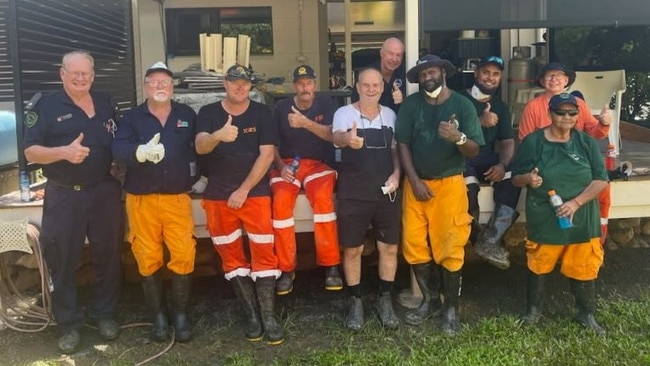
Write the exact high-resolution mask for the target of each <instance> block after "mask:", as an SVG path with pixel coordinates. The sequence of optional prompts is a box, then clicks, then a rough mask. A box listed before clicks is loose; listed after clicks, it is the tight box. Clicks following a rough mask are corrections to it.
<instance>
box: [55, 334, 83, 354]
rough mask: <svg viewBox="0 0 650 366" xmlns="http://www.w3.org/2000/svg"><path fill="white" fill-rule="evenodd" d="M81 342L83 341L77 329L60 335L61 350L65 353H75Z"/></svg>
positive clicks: (59, 344)
mask: <svg viewBox="0 0 650 366" xmlns="http://www.w3.org/2000/svg"><path fill="white" fill-rule="evenodd" d="M79 342H81V336H79V331H78V330H77V329H72V330H69V331H67V332H64V333H62V334H61V336H60V337H59V343H58V346H59V351H61V352H63V353H65V354H70V353H73V352H74V351H75V350H76V349H77V347H78V346H79Z"/></svg>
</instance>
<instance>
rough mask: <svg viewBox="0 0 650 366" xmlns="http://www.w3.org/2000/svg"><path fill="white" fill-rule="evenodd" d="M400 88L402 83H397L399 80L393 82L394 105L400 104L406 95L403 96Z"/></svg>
mask: <svg viewBox="0 0 650 366" xmlns="http://www.w3.org/2000/svg"><path fill="white" fill-rule="evenodd" d="M398 80H399V79H398ZM400 86H402V82H401V81H400V82H399V83H398V82H397V80H395V81H394V82H393V93H392V97H393V103H395V104H400V103H402V101H403V100H404V95H403V94H402V90H400Z"/></svg>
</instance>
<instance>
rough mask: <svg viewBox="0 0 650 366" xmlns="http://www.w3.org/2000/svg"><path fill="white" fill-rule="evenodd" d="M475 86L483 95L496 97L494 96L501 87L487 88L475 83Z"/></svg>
mask: <svg viewBox="0 0 650 366" xmlns="http://www.w3.org/2000/svg"><path fill="white" fill-rule="evenodd" d="M474 85H476V87H477V88H478V90H480V91H481V93H483V94H485V95H494V94H496V92H497V89H498V88H499V86H495V87H492V88H490V87H487V86H485V85H483V84H481V83H474Z"/></svg>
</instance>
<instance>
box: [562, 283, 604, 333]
mask: <svg viewBox="0 0 650 366" xmlns="http://www.w3.org/2000/svg"><path fill="white" fill-rule="evenodd" d="M571 290H572V291H573V294H574V296H575V298H576V307H577V308H578V314H577V315H576V321H578V323H580V325H582V326H583V327H585V328H587V329H591V330H593V331H594V332H596V334H598V335H601V336H604V335H607V331H606V330H605V329H604V328H603V327H601V326H600V324H598V322H596V319H595V318H594V312H595V311H596V295H595V294H594V281H578V280H574V279H571Z"/></svg>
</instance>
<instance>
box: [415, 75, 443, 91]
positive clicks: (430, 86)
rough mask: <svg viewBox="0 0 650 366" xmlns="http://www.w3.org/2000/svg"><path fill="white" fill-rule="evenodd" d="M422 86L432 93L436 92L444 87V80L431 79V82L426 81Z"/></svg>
mask: <svg viewBox="0 0 650 366" xmlns="http://www.w3.org/2000/svg"><path fill="white" fill-rule="evenodd" d="M420 85H421V86H422V89H424V90H425V91H427V92H429V93H431V92H433V91H434V90H436V89H438V88H440V87H441V86H442V85H443V82H442V79H435V78H431V79H429V80H425V81H424V82H422V83H420Z"/></svg>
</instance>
